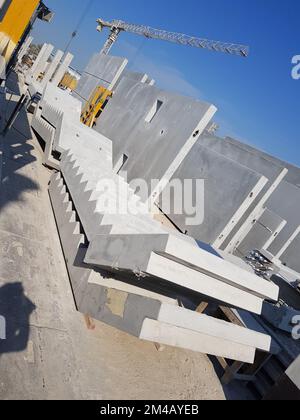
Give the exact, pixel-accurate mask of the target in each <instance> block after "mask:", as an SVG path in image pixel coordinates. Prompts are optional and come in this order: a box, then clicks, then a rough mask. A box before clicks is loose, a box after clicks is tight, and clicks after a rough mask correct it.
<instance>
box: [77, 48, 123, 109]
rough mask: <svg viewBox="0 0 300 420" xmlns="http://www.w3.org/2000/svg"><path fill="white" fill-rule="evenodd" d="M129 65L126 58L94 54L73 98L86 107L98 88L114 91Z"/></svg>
mask: <svg viewBox="0 0 300 420" xmlns="http://www.w3.org/2000/svg"><path fill="white" fill-rule="evenodd" d="M127 63H128V60H127V59H126V58H122V57H114V56H111V55H103V54H94V55H93V57H92V58H91V60H90V61H89V63H88V64H87V66H86V68H85V69H84V71H83V73H82V75H81V78H80V80H79V82H78V85H77V88H76V90H75V91H74V92H73V96H74V97H75V98H77V99H79V100H80V101H81V102H82V104H83V105H85V103H86V101H88V100H89V99H90V97H91V95H92V93H93V92H94V90H95V89H96V87H98V86H103V87H105V88H106V89H109V90H113V89H114V88H115V85H116V83H117V82H118V80H119V78H120V77H121V75H122V73H123V71H124V69H125V67H126V65H127Z"/></svg>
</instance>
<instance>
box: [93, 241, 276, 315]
mask: <svg viewBox="0 0 300 420" xmlns="http://www.w3.org/2000/svg"><path fill="white" fill-rule="evenodd" d="M85 262H86V263H88V264H92V265H96V266H99V267H102V268H104V269H108V270H111V269H112V270H125V271H132V272H134V273H135V274H136V275H137V276H140V277H143V275H146V276H147V275H149V276H151V277H153V281H154V282H155V281H157V280H155V279H158V278H160V279H163V280H165V281H167V282H169V283H170V287H171V284H177V285H179V286H181V287H183V288H186V289H190V290H193V291H195V292H197V293H200V294H202V295H205V296H208V297H212V298H213V299H216V300H218V301H221V302H226V303H227V304H228V303H229V304H232V305H233V306H236V307H239V308H243V309H247V310H249V311H252V312H254V313H257V314H260V313H261V309H262V302H263V300H264V299H265V298H268V299H271V300H275V301H277V299H278V292H279V289H278V287H277V286H275V285H273V284H271V283H269V282H267V281H263V280H262V279H260V278H258V277H256V276H255V275H252V274H251V273H249V272H247V271H244V270H241V269H240V268H239V267H237V266H234V265H233V264H231V263H229V262H227V261H224V260H222V259H221V258H220V257H217V256H215V255H214V254H210V253H208V252H207V251H206V250H205V251H204V250H201V248H199V247H198V246H197V244H195V243H193V241H192V240H191V241H186V239H184V240H180V239H179V238H176V237H172V236H171V235H144V236H143V235H108V236H105V235H101V236H99V237H96V238H95V239H94V240H93V241H92V242H91V244H90V246H89V249H88V252H87V255H86V259H85ZM250 279H251V280H250Z"/></svg>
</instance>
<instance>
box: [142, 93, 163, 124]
mask: <svg viewBox="0 0 300 420" xmlns="http://www.w3.org/2000/svg"><path fill="white" fill-rule="evenodd" d="M163 104H164V103H163V102H162V101H160V100H159V99H158V100H157V101H156V102H155V104H154V105H153V107H152V108H151V110H150V112H149V114H148V115H147V117H146V122H147V123H151V122H152V121H153V119H154V117H155V115H156V114H157V113H158V111H159V110H160V108H161V107H162V106H163Z"/></svg>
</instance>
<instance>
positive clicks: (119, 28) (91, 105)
mask: <svg viewBox="0 0 300 420" xmlns="http://www.w3.org/2000/svg"><path fill="white" fill-rule="evenodd" d="M97 23H98V27H97V30H98V31H99V32H101V31H103V30H104V29H105V28H109V29H110V34H109V37H108V39H107V41H106V42H105V44H104V46H103V48H102V50H101V53H102V54H105V55H107V54H108V53H109V51H110V50H111V48H112V47H113V45H114V44H115V42H116V41H117V40H118V37H119V35H120V33H121V32H131V33H134V34H136V35H141V36H144V37H146V38H152V39H159V40H163V41H168V42H173V43H175V44H179V45H184V46H191V47H196V48H202V49H207V50H211V51H217V52H222V53H226V54H232V55H237V56H242V57H247V56H248V55H249V48H248V47H247V46H245V45H240V44H233V43H226V42H220V41H211V40H208V39H201V38H196V37H192V36H188V35H184V34H180V33H176V32H167V31H164V30H161V29H153V28H150V27H149V26H142V25H134V24H130V23H126V22H123V21H122V20H113V21H112V22H107V21H105V20H103V19H97ZM112 95H113V92H110V91H109V90H107V89H105V88H103V87H102V86H97V87H96V89H95V90H94V92H93V93H92V94H91V97H90V98H89V100H88V101H87V103H86V105H85V107H84V110H83V112H82V115H81V121H82V122H83V123H84V124H86V125H88V126H89V127H93V126H94V125H95V123H96V121H97V119H98V118H99V116H100V115H101V113H102V111H103V109H104V107H105V105H106V103H107V101H108V100H109V98H111V96H112Z"/></svg>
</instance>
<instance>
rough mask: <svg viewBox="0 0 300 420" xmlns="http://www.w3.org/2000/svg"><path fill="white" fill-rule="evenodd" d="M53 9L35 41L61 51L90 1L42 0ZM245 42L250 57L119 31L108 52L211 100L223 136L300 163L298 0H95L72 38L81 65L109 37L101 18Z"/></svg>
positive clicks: (80, 66) (173, 85) (172, 86)
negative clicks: (295, 62)
mask: <svg viewBox="0 0 300 420" xmlns="http://www.w3.org/2000/svg"><path fill="white" fill-rule="evenodd" d="M44 1H45V3H46V4H47V6H49V7H50V8H51V9H52V10H53V11H54V12H55V18H54V20H53V22H52V23H51V24H46V23H43V22H39V23H37V24H36V26H35V29H34V37H35V41H36V42H37V43H41V42H51V43H53V44H54V45H55V46H56V47H57V48H61V49H64V48H65V46H66V44H67V42H68V39H69V38H70V34H71V33H72V32H73V30H74V28H75V26H76V25H77V23H78V21H79V19H80V16H81V15H82V13H83V11H84V9H85V8H86V5H87V4H89V2H90V0H44ZM98 17H102V18H104V19H108V20H109V19H114V18H116V19H122V20H125V21H128V22H130V23H140V24H146V25H149V26H152V27H156V28H163V29H167V30H171V31H178V32H183V33H186V34H189V35H194V36H199V37H205V38H210V39H216V40H222V41H230V42H236V43H242V44H247V45H249V46H250V48H251V55H250V57H249V58H247V59H242V58H239V57H235V56H227V55H225V54H224V55H223V54H221V53H212V52H209V51H203V50H199V49H196V48H190V47H182V46H177V45H173V44H169V43H166V42H162V41H156V40H146V41H144V40H143V38H141V37H138V36H136V35H132V34H125V33H124V34H122V35H121V38H120V40H119V42H118V44H117V45H116V46H115V47H114V49H113V50H112V52H111V54H115V55H120V56H126V57H128V58H129V60H130V63H129V68H130V69H133V70H141V71H144V72H145V73H148V74H149V75H151V76H152V77H153V78H155V79H156V81H157V84H158V85H159V86H160V87H162V88H165V89H167V90H173V91H178V92H180V93H183V94H186V95H189V96H194V97H197V98H199V99H204V100H206V101H209V102H212V103H214V104H215V105H216V106H217V107H218V108H219V111H218V113H217V116H216V118H215V119H216V121H217V122H218V123H219V124H220V126H221V131H220V134H221V135H230V136H233V137H236V138H238V139H240V140H243V141H245V142H247V143H249V144H252V145H254V146H256V147H259V148H260V149H263V150H266V151H267V152H269V153H271V154H273V155H275V156H278V157H280V158H282V159H285V160H287V161H289V162H291V163H294V164H297V165H299V166H300V113H299V107H300V80H299V81H295V80H293V79H292V77H291V69H292V64H291V60H292V57H293V56H294V55H298V54H300V20H299V19H300V2H299V0H284V1H283V0H210V1H207V0H206V1H204V0H184V1H182V0H151V1H145V0H126V1H124V0H106V1H104V0H94V1H93V2H92V5H91V7H90V8H89V10H88V13H87V15H86V18H85V20H84V22H83V24H82V26H81V28H80V30H79V34H78V36H77V38H76V39H75V40H74V42H73V44H72V46H71V51H72V52H73V53H74V54H75V61H74V62H73V65H74V67H75V68H77V69H78V70H82V69H83V68H84V67H85V65H86V63H87V62H88V60H89V57H90V56H91V55H92V53H94V52H96V51H99V50H100V49H101V47H102V45H103V43H104V41H105V39H106V36H107V32H105V34H104V33H103V34H99V33H97V32H96V18H98Z"/></svg>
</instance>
